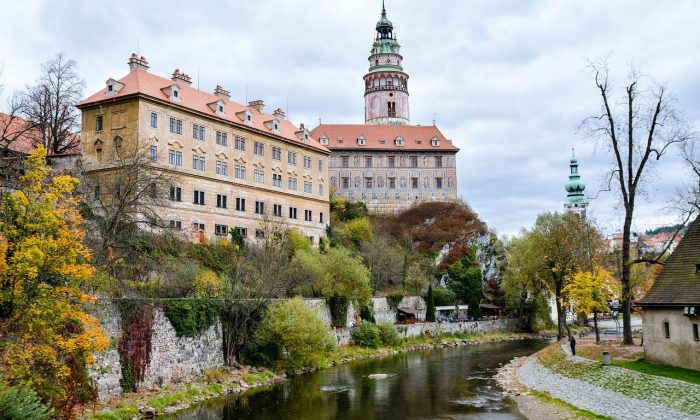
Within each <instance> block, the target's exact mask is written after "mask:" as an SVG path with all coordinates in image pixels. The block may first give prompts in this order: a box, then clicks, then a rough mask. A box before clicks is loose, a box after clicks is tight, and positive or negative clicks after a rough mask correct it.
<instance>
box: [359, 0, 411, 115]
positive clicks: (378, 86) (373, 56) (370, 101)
mask: <svg viewBox="0 0 700 420" xmlns="http://www.w3.org/2000/svg"><path fill="white" fill-rule="evenodd" d="M376 29H377V34H376V35H375V38H374V44H372V51H371V52H370V55H369V58H368V59H369V72H368V73H367V74H365V77H364V80H365V123H366V124H373V125H407V124H408V123H409V113H408V74H406V73H404V71H403V67H401V60H403V57H402V56H401V54H399V49H400V48H401V46H400V45H399V42H398V41H397V40H396V34H395V33H394V25H393V24H392V23H391V21H390V20H389V19H388V18H387V17H386V9H385V8H384V3H383V2H382V17H381V18H380V19H379V22H377V27H376Z"/></svg>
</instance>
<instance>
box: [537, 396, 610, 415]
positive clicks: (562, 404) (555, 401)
mask: <svg viewBox="0 0 700 420" xmlns="http://www.w3.org/2000/svg"><path fill="white" fill-rule="evenodd" d="M528 394H530V395H531V396H533V397H535V398H537V399H539V400H540V401H542V402H544V403H546V404H550V405H554V406H557V407H559V408H561V409H562V410H564V411H565V412H568V413H570V414H571V415H573V416H575V417H578V418H582V419H595V420H612V419H611V418H610V417H607V416H601V415H598V414H596V413H592V412H590V411H586V410H582V409H580V408H578V407H576V406H575V405H571V404H569V403H568V402H566V401H563V400H560V399H559V398H554V397H552V396H551V395H549V394H547V393H546V392H540V391H537V390H535V389H528Z"/></svg>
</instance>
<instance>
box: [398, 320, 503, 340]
mask: <svg viewBox="0 0 700 420" xmlns="http://www.w3.org/2000/svg"><path fill="white" fill-rule="evenodd" d="M396 327H397V328H398V330H399V334H400V335H401V336H402V337H417V336H419V335H423V334H429V335H439V334H454V333H488V332H494V331H513V329H514V327H515V324H514V322H513V321H512V320H509V319H497V320H492V321H469V322H445V323H437V322H423V323H419V324H404V325H397V326H396Z"/></svg>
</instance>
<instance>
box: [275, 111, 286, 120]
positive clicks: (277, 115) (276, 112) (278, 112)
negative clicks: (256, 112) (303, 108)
mask: <svg viewBox="0 0 700 420" xmlns="http://www.w3.org/2000/svg"><path fill="white" fill-rule="evenodd" d="M272 115H274V116H275V117H278V118H282V119H284V118H285V117H286V115H285V113H284V110H283V109H282V108H277V109H276V110H274V111H273V112H272Z"/></svg>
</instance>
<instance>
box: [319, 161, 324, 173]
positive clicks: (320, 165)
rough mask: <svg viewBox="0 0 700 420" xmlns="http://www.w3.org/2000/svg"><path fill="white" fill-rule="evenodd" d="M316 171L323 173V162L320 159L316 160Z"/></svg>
mask: <svg viewBox="0 0 700 420" xmlns="http://www.w3.org/2000/svg"><path fill="white" fill-rule="evenodd" d="M318 171H319V172H323V161H322V160H321V159H319V160H318Z"/></svg>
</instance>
